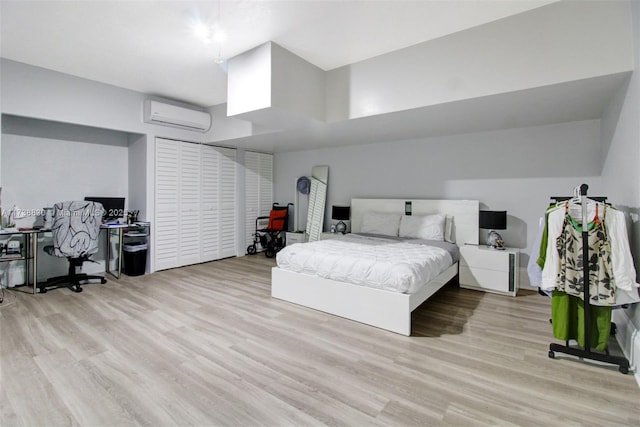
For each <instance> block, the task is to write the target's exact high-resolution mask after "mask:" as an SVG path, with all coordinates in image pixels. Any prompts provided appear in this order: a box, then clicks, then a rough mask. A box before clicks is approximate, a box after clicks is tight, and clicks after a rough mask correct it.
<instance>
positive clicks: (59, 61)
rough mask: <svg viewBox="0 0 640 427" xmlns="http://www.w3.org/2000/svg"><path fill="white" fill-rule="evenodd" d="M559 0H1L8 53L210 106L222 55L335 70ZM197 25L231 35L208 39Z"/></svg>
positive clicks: (220, 84) (0, 47) (219, 87)
mask: <svg viewBox="0 0 640 427" xmlns="http://www.w3.org/2000/svg"><path fill="white" fill-rule="evenodd" d="M552 2H553V1H552V0H519V1H504V0H497V1H491V0H475V1H474V0H466V1H458V0H448V1H445V0H437V1H433V0H422V1H398V0H395V1H330V0H325V1H313V0H298V1H256V0H253V1H246V0H244V1H239V0H238V1H221V2H216V1H149V0H146V1H145V0H143V1H51V0H49V1H22V0H20V1H6V0H2V2H1V3H0V19H1V27H0V29H1V34H0V35H1V44H0V55H1V56H2V57H4V58H7V59H11V60H14V61H18V62H23V63H26V64H30V65H35V66H39V67H43V68H47V69H51V70H55V71H59V72H63V73H67V74H71V75H75V76H79V77H83V78H87V79H91V80H95V81H99V82H103V83H108V84H111V85H115V86H120V87H124V88H127V89H131V90H135V91H138V92H142V93H146V94H151V95H156V96H161V97H167V98H171V99H175V100H178V101H182V102H186V103H190V104H194V105H198V106H201V107H209V106H212V105H217V104H221V103H224V102H226V97H227V75H226V73H225V71H224V67H223V66H222V67H221V66H218V65H217V64H216V61H215V60H216V58H217V57H218V55H220V56H221V57H222V58H231V57H233V56H235V55H238V54H240V53H242V52H245V51H247V50H249V49H251V48H253V47H256V46H258V45H260V44H262V43H264V42H266V41H274V42H276V43H277V44H279V45H280V46H282V47H284V48H285V49H287V50H289V51H291V52H293V53H294V54H296V55H298V56H300V57H302V58H304V59H306V60H307V61H309V62H311V63H312V64H315V65H316V66H318V67H320V68H322V69H324V70H330V69H334V68H337V67H340V66H343V65H347V64H352V63H355V62H358V61H361V60H364V59H367V58H371V57H374V56H377V55H381V54H384V53H388V52H391V51H394V50H397V49H400V48H404V47H408V46H411V45H415V44H417V43H421V42H424V41H427V40H430V39H434V38H438V37H442V36H444V35H447V34H451V33H454V32H457V31H461V30H464V29H467V28H471V27H474V26H477V25H481V24H484V23H487V22H490V21H493V20H497V19H501V18H504V17H507V16H510V15H513V14H517V13H521V12H524V11H527V10H530V9H533V8H536V7H540V6H543V5H545V4H548V3H552ZM197 22H201V23H204V24H206V25H208V26H213V25H216V24H219V25H220V27H222V28H223V29H224V31H225V32H226V41H225V42H224V43H222V44H216V43H210V44H207V43H205V42H204V41H203V40H202V39H201V38H198V37H196V35H195V34H194V31H193V26H194V24H195V23H197Z"/></svg>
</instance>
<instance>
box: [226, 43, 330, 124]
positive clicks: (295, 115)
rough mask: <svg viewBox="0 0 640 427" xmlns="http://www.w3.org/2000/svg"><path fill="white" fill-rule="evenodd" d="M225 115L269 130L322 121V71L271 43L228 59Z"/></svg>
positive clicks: (323, 76)
mask: <svg viewBox="0 0 640 427" xmlns="http://www.w3.org/2000/svg"><path fill="white" fill-rule="evenodd" d="M227 116H240V118H242V119H245V120H249V121H252V122H254V123H258V124H264V125H267V124H268V125H269V126H270V127H274V126H275V127H282V128H288V127H291V126H292V125H298V124H300V122H301V121H322V122H323V121H324V120H325V72H324V71H323V70H322V69H320V68H318V67H316V66H315V65H313V64H311V63H310V62H307V61H305V60H304V59H302V58H300V57H298V56H296V55H294V54H293V53H291V52H289V51H288V50H286V49H284V48H282V47H281V46H278V45H277V44H275V43H273V42H267V43H264V44H262V45H260V46H258V47H255V48H253V49H251V50H249V51H247V52H245V53H242V54H240V55H237V56H235V57H233V58H231V59H229V60H228V83H227Z"/></svg>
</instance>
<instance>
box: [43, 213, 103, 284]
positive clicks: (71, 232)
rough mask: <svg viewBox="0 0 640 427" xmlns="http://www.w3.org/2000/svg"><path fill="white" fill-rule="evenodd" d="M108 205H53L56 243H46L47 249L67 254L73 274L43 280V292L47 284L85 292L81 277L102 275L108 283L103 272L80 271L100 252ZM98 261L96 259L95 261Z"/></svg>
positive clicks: (83, 279) (55, 252) (90, 277)
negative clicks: (103, 222) (85, 263)
mask: <svg viewBox="0 0 640 427" xmlns="http://www.w3.org/2000/svg"><path fill="white" fill-rule="evenodd" d="M103 213H104V208H103V207H102V204H100V203H97V202H87V201H82V202H60V203H56V204H55V205H54V207H53V225H52V227H51V232H52V233H53V245H50V246H45V247H44V251H45V252H46V253H48V254H49V255H52V256H56V257H61V258H62V257H64V258H67V260H69V274H68V275H66V276H59V277H53V278H50V279H47V281H46V282H45V283H42V284H39V285H38V288H39V289H40V293H45V292H47V288H50V287H54V289H55V288H60V287H64V286H66V287H68V288H69V289H71V290H72V291H74V292H82V287H81V286H80V282H81V281H86V280H90V279H99V280H100V283H107V280H106V279H105V278H104V277H102V276H89V275H87V274H83V273H77V272H76V270H77V269H78V268H82V264H83V263H84V262H85V261H91V260H90V259H89V257H90V256H91V255H92V254H94V253H96V252H98V235H99V234H100V222H101V220H102V214H103ZM92 262H95V261H92Z"/></svg>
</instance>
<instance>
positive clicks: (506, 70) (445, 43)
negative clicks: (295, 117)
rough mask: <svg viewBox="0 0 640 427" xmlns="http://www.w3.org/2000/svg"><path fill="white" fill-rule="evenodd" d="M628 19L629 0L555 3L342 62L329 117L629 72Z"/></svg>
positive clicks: (332, 82) (332, 81)
mask: <svg viewBox="0 0 640 427" xmlns="http://www.w3.org/2000/svg"><path fill="white" fill-rule="evenodd" d="M628 16H629V4H628V3H627V2H606V1H605V2H597V1H589V2H576V1H563V2H557V3H553V4H550V5H546V6H544V7H540V8H536V9H533V10H530V11H527V12H524V13H521V14H518V15H514V16H511V17H509V18H508V19H501V20H498V21H494V22H490V23H488V24H486V25H480V26H478V27H474V28H471V29H468V30H466V31H461V32H458V33H455V34H451V35H448V36H445V37H441V38H439V39H436V40H431V41H428V42H425V43H422V44H418V45H415V46H410V47H408V48H405V49H401V50H398V51H395V52H391V53H388V54H385V55H380V56H378V57H375V58H371V59H368V60H365V61H361V62H358V63H356V64H351V65H347V66H345V67H342V68H339V69H337V70H334V71H331V72H329V73H328V75H327V86H328V92H327V93H328V96H329V98H328V101H327V106H328V113H327V117H328V119H329V120H342V119H346V118H355V117H365V116H372V115H375V114H383V113H389V112H394V111H402V110H407V109H411V108H419V107H424V106H429V105H438V104H444V103H448V102H452V101H456V100H462V99H472V98H478V97H482V96H487V95H495V94H500V93H507V92H513V91H518V90H525V89H530V88H534V87H543V86H548V85H552V84H557V83H564V82H568V81H574V80H581V79H588V78H590V77H596V76H602V75H607V74H614V73H618V72H624V71H630V70H631V69H632V66H633V64H632V63H631V61H630V53H631V40H630V37H631V34H630V27H629V20H628ZM603 22H606V25H603Z"/></svg>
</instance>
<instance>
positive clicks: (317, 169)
mask: <svg viewBox="0 0 640 427" xmlns="http://www.w3.org/2000/svg"><path fill="white" fill-rule="evenodd" d="M328 182H329V166H314V167H313V169H312V170H311V191H309V207H308V210H307V229H306V234H307V241H308V242H313V241H315V240H320V234H321V233H322V227H323V225H324V211H325V203H326V201H327V185H328Z"/></svg>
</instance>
